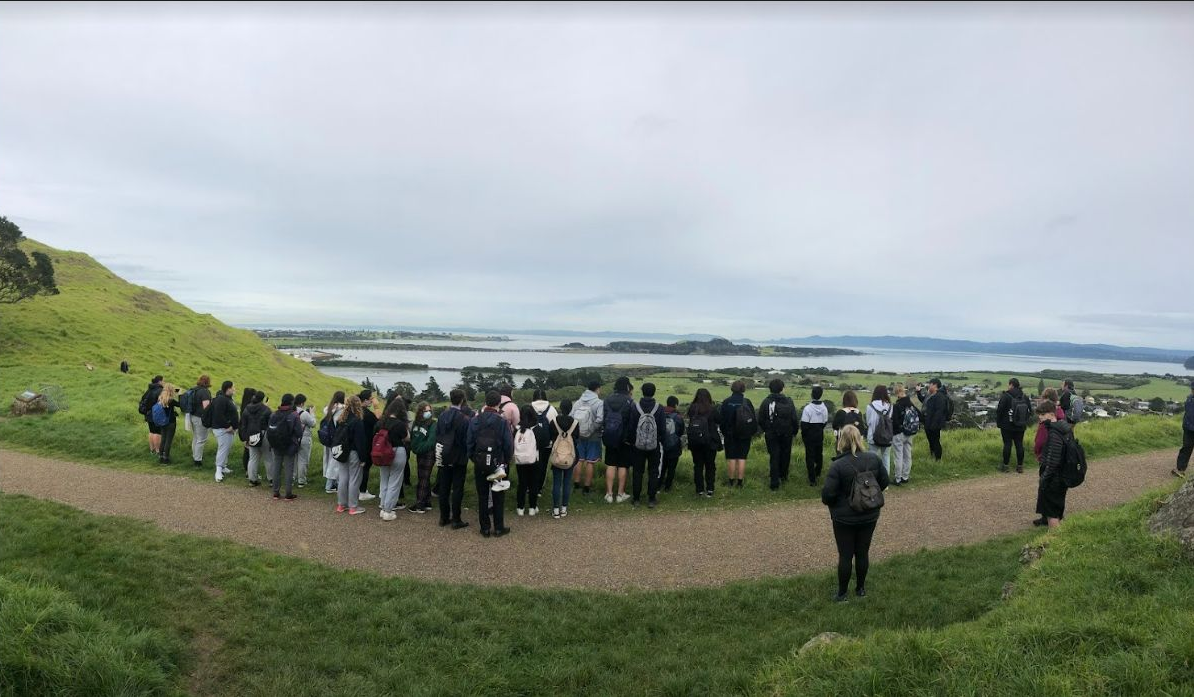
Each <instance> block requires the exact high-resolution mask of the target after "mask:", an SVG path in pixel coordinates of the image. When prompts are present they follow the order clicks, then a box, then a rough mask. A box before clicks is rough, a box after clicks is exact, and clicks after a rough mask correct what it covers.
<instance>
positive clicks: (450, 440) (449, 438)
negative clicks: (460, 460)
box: [435, 407, 464, 467]
mask: <svg viewBox="0 0 1194 697" xmlns="http://www.w3.org/2000/svg"><path fill="white" fill-rule="evenodd" d="M463 417H464V414H463V413H462V412H461V411H460V410H459V409H452V408H451V407H449V408H447V409H445V410H444V413H443V414H440V417H439V421H438V422H437V425H436V427H435V463H436V465H437V466H440V467H442V466H444V465H452V464H454V463H455V461H456V429H457V428H460V423H461V422H462V421H463Z"/></svg>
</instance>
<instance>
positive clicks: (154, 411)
mask: <svg viewBox="0 0 1194 697" xmlns="http://www.w3.org/2000/svg"><path fill="white" fill-rule="evenodd" d="M149 414H150V418H152V419H153V425H154V426H165V425H167V424H169V423H170V415H169V414H167V413H166V408H165V407H163V406H162V403H161V402H154V403H153V407H151V408H150V410H149Z"/></svg>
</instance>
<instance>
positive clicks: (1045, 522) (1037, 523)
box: [1032, 516, 1049, 528]
mask: <svg viewBox="0 0 1194 697" xmlns="http://www.w3.org/2000/svg"><path fill="white" fill-rule="evenodd" d="M1032 524H1033V525H1035V526H1037V527H1038V528H1039V527H1042V526H1045V525H1048V524H1049V521H1048V519H1046V518H1045V517H1044V516H1042V517H1040V518H1037V519H1036V520H1034V521H1032Z"/></svg>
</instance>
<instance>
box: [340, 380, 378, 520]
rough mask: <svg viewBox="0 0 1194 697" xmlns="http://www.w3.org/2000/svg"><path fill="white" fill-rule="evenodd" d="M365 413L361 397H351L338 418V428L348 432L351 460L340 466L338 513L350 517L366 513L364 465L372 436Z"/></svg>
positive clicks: (346, 439) (349, 458) (347, 438)
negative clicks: (362, 484) (362, 478)
mask: <svg viewBox="0 0 1194 697" xmlns="http://www.w3.org/2000/svg"><path fill="white" fill-rule="evenodd" d="M364 412H365V408H364V406H363V405H362V404H361V398H360V397H359V396H357V395H350V396H349V397H348V399H347V400H345V402H344V408H343V409H341V410H340V412H339V413H338V414H337V415H336V427H337V428H340V427H342V426H343V427H344V428H347V429H348V433H347V436H346V438H345V439H344V442H345V443H346V444H348V445H349V450H348V461H347V462H341V463H340V471H339V481H338V482H337V484H336V504H337V505H336V512H337V513H343V512H345V511H348V515H360V514H362V513H364V512H365V509H364V508H362V507H361V503H360V491H361V486H360V484H361V463H363V462H365V461H366V460H368V459H369V451H370V449H371V448H370V440H371V439H372V434H371V433H369V432H368V431H366V430H365V417H364Z"/></svg>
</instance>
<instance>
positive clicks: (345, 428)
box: [332, 416, 355, 462]
mask: <svg viewBox="0 0 1194 697" xmlns="http://www.w3.org/2000/svg"><path fill="white" fill-rule="evenodd" d="M353 420H355V419H353ZM349 421H350V418H349V417H347V416H345V418H344V420H343V421H341V422H340V423H338V424H336V432H335V433H333V434H332V458H333V459H335V460H336V462H348V456H349V455H350V454H351V453H352V449H353V447H354V446H355V443H353V442H352V440H351V438H352V436H351V431H350V429H349Z"/></svg>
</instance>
